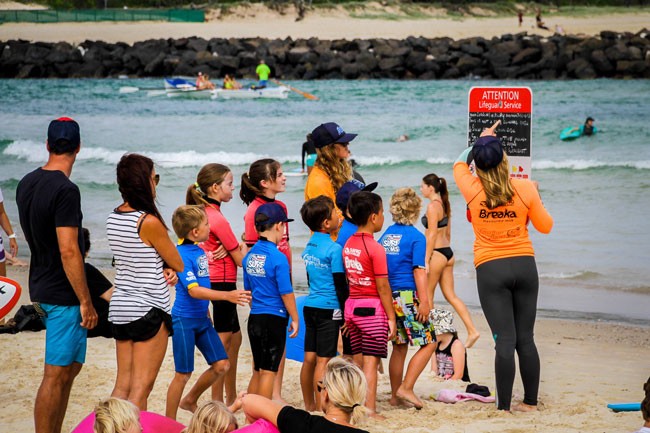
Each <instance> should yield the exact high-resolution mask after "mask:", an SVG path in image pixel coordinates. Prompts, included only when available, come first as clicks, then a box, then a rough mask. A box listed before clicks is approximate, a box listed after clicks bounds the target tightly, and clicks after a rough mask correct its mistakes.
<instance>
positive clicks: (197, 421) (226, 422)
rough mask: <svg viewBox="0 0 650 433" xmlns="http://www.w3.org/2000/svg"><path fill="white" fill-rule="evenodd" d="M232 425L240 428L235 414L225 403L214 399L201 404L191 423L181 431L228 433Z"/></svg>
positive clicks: (187, 432)
mask: <svg viewBox="0 0 650 433" xmlns="http://www.w3.org/2000/svg"><path fill="white" fill-rule="evenodd" d="M231 425H233V426H234V429H237V428H238V427H237V420H236V419H235V415H233V414H232V412H230V411H229V410H228V408H227V407H226V405H225V404H223V403H221V402H220V401H216V400H212V401H208V402H205V403H204V404H202V405H201V406H199V408H198V409H197V410H196V412H194V415H192V419H191V420H190V423H189V425H188V426H187V427H186V428H185V429H184V430H183V431H182V432H181V433H226V432H229V431H232V430H230V429H229V427H230V426H231Z"/></svg>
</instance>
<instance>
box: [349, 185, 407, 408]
mask: <svg viewBox="0 0 650 433" xmlns="http://www.w3.org/2000/svg"><path fill="white" fill-rule="evenodd" d="M348 211H349V213H350V216H351V217H352V220H353V221H354V223H355V224H357V225H358V226H359V228H358V230H357V232H356V233H355V234H354V235H352V236H351V237H350V239H348V241H347V242H346V243H345V248H344V249H343V263H344V265H345V274H346V275H347V277H348V283H349V286H350V296H349V298H348V300H347V301H346V302H345V324H346V328H347V330H348V332H349V335H350V345H351V349H352V355H357V354H362V355H363V363H362V369H363V372H364V374H365V376H366V381H367V382H368V393H367V395H366V407H367V408H368V409H369V411H370V412H371V416H376V417H379V418H383V417H381V416H379V415H377V413H376V408H377V403H376V398H377V366H378V365H379V362H380V359H381V358H386V356H387V355H388V339H392V338H394V337H395V311H394V310H393V302H392V298H391V290H390V286H389V284H388V269H387V265H386V251H384V249H383V248H382V247H381V245H379V243H378V242H377V241H376V240H375V239H374V238H373V234H374V233H377V232H379V231H380V230H381V228H382V226H383V225H384V210H383V206H382V202H381V197H380V196H378V195H377V194H375V193H373V192H366V191H361V192H357V193H354V194H352V196H351V197H350V202H349V204H348Z"/></svg>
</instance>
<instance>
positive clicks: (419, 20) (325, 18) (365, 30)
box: [0, 2, 650, 44]
mask: <svg viewBox="0 0 650 433" xmlns="http://www.w3.org/2000/svg"><path fill="white" fill-rule="evenodd" d="M3 5H4V6H3ZM11 5H12V3H1V2H0V7H3V8H5V9H9V8H10V7H16V6H15V4H13V5H14V6H11ZM478 12H479V13H480V12H481V11H478ZM484 12H485V13H484V16H477V15H475V16H454V17H450V16H448V15H445V14H444V12H443V11H441V10H437V9H427V10H425V11H424V12H422V13H419V14H418V16H417V17H413V16H411V15H408V14H405V13H404V12H403V11H401V10H393V9H391V8H390V7H386V6H382V5H380V4H372V3H371V4H370V5H369V6H368V7H366V8H365V9H364V10H362V11H354V10H346V9H343V8H342V7H340V6H339V7H333V8H330V9H318V10H317V11H308V12H307V15H306V16H305V18H304V19H303V20H301V21H296V20H295V18H296V13H295V11H294V10H293V7H289V8H286V9H285V10H284V11H283V12H282V13H279V12H277V11H273V10H269V9H267V8H265V7H263V6H261V5H259V4H253V5H249V6H248V7H239V8H234V9H232V10H230V12H229V13H228V14H227V15H219V14H218V13H217V12H215V13H211V14H209V15H208V16H207V21H206V22H204V23H167V22H135V23H129V22H97V23H95V22H87V23H59V24H49V23H48V24H32V23H19V24H17V23H4V24H2V25H0V40H10V39H24V40H28V41H40V42H59V41H67V42H70V43H81V42H83V41H85V40H103V41H105V42H110V43H114V42H126V43H129V44H132V43H134V42H137V41H143V40H146V39H159V38H163V39H166V38H183V37H191V36H197V37H202V38H204V39H210V38H248V37H263V38H269V39H274V38H281V39H283V38H286V37H291V38H294V39H298V38H304V39H307V38H311V37H317V38H320V39H354V38H360V39H369V38H396V39H403V38H406V37H408V36H416V37H417V36H423V37H426V38H438V37H450V38H452V39H462V38H468V37H474V36H482V37H484V38H491V37H494V36H501V35H503V34H505V33H519V32H528V33H529V34H540V35H546V36H551V35H552V34H553V32H552V31H549V30H542V29H537V28H536V27H535V25H534V24H535V16H534V13H533V12H530V11H527V12H526V14H525V15H524V21H523V25H522V26H521V27H519V26H518V24H517V17H516V16H515V15H514V14H513V16H511V17H503V16H490V15H491V14H490V13H489V11H484ZM544 21H545V23H546V25H547V26H548V27H549V28H550V29H551V30H553V29H554V28H555V25H560V26H561V27H562V28H563V30H564V31H565V32H566V33H568V34H576V35H598V34H599V33H600V32H601V31H602V30H611V31H616V32H633V33H636V32H638V31H640V30H642V29H643V28H644V27H647V26H648V23H650V12H646V11H645V10H640V11H627V10H626V9H623V8H619V9H616V13H612V14H597V15H592V16H588V17H587V16H574V15H571V14H570V13H569V12H568V11H567V13H566V14H565V15H562V12H557V13H554V14H553V15H549V16H544Z"/></svg>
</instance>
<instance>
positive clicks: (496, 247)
mask: <svg viewBox="0 0 650 433" xmlns="http://www.w3.org/2000/svg"><path fill="white" fill-rule="evenodd" d="M454 180H455V181H456V185H458V188H459V189H460V192H461V193H462V194H463V197H464V198H465V201H466V202H467V205H468V207H469V211H470V214H471V218H472V228H473V229H474V235H475V237H476V240H475V241H474V266H476V267H478V266H479V265H481V264H482V263H485V262H488V261H490V260H495V259H503V258H507V257H517V256H534V255H535V251H534V250H533V243H532V242H531V240H530V237H529V236H528V221H529V220H530V221H531V222H532V223H533V226H534V227H535V228H536V229H537V230H538V231H539V232H541V233H549V232H550V231H551V228H552V227H553V218H552V217H551V215H550V214H549V213H548V211H547V210H546V208H544V205H543V204H542V199H541V198H540V196H539V192H538V191H537V188H536V187H535V185H534V184H533V183H532V182H531V181H530V180H525V179H512V178H511V179H510V182H511V183H512V187H513V189H514V190H515V195H514V197H513V198H512V201H511V202H510V203H508V204H507V205H505V206H499V207H497V208H495V209H488V208H487V206H486V205H485V192H484V191H483V185H482V184H481V181H480V179H479V178H477V177H475V176H474V175H472V173H471V172H470V170H469V166H468V165H467V164H466V163H465V162H462V161H458V162H456V163H455V164H454Z"/></svg>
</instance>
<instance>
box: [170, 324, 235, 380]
mask: <svg viewBox="0 0 650 433" xmlns="http://www.w3.org/2000/svg"><path fill="white" fill-rule="evenodd" d="M172 326H173V327H174V335H172V347H173V349H174V366H175V369H176V372H177V373H191V372H193V371H194V346H196V347H198V349H199V351H200V352H201V354H203V357H204V358H205V360H206V361H207V363H208V365H212V364H214V363H215V362H217V361H221V360H222V359H228V354H227V353H226V349H224V347H223V344H222V343H221V339H220V338H219V334H217V331H215V330H214V327H213V326H212V322H210V319H209V318H208V317H207V315H206V316H205V317H200V318H193V317H178V316H173V315H172Z"/></svg>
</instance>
